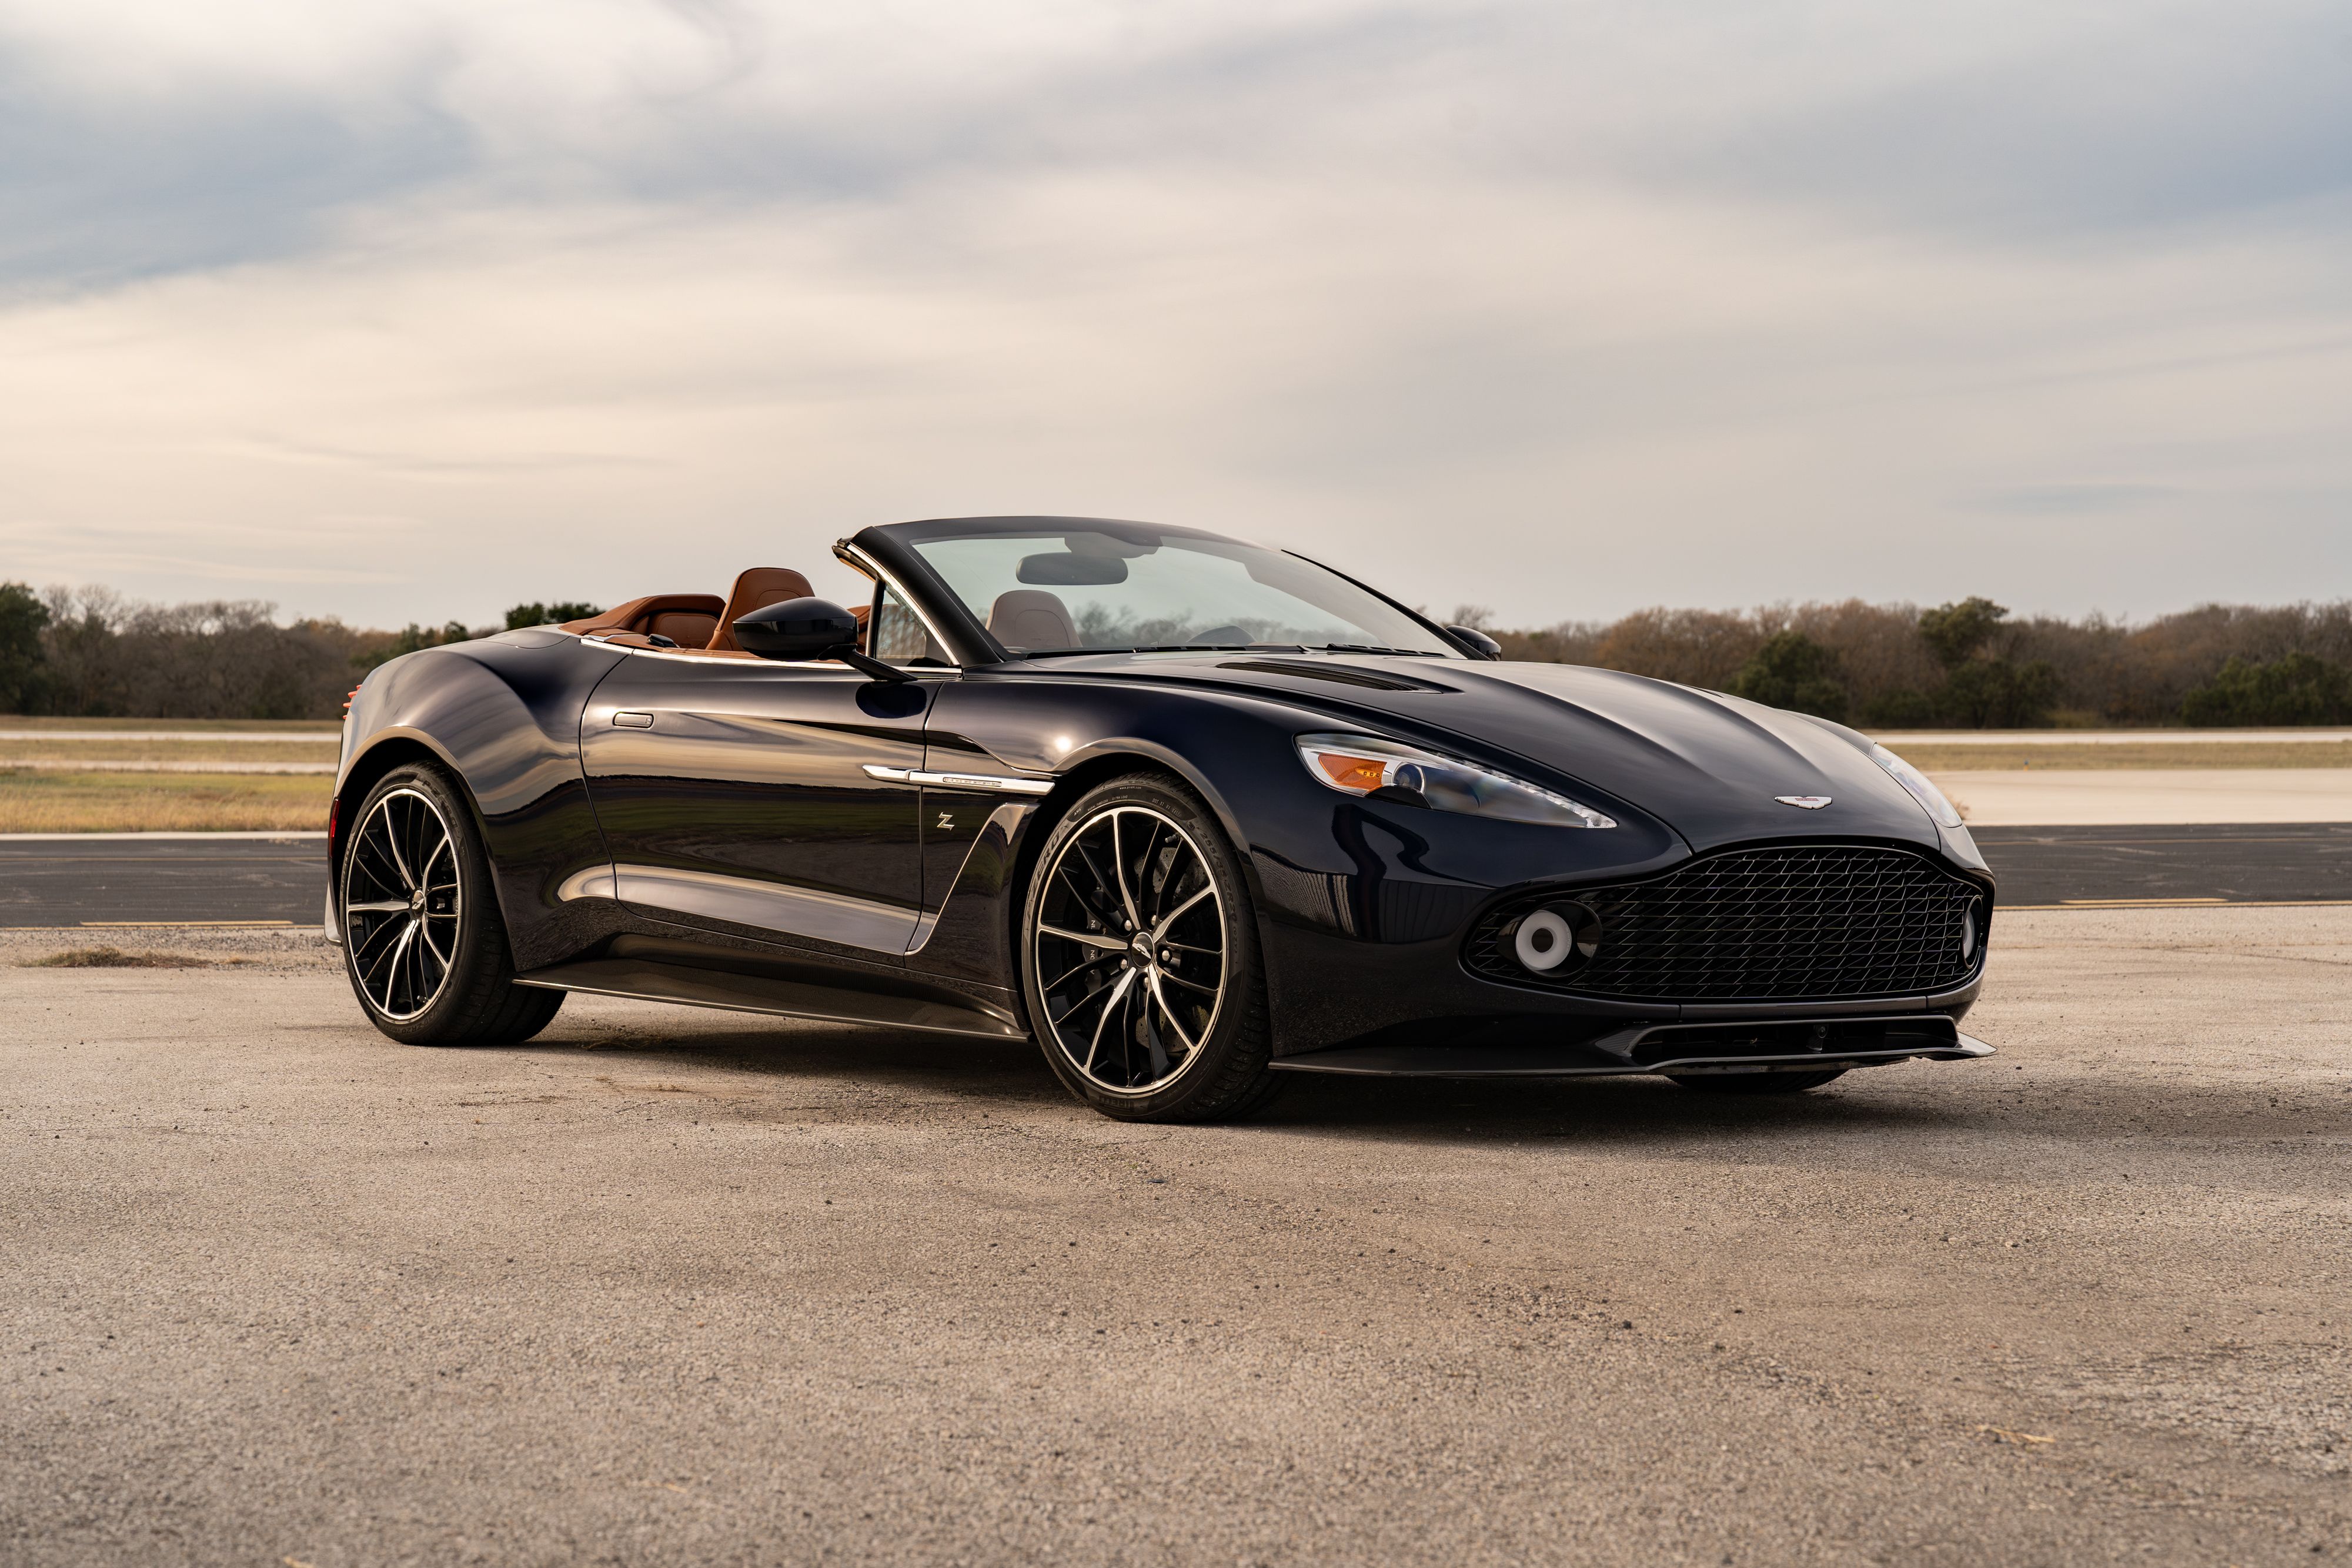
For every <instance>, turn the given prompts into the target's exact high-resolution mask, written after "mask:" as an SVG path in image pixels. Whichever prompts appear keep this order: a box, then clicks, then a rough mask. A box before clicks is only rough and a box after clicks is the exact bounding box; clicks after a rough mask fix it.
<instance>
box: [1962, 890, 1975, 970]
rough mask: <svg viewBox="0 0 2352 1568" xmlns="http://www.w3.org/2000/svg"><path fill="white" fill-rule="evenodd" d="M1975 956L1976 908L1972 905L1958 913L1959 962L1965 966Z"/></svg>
mask: <svg viewBox="0 0 2352 1568" xmlns="http://www.w3.org/2000/svg"><path fill="white" fill-rule="evenodd" d="M1975 956H1977V906H1976V905H1975V904H1969V906H1968V907H1966V908H1965V909H1962V910H1961V911H1960V962H1961V963H1963V964H1965V963H1967V962H1968V961H1969V959H1971V958H1973V957H1975Z"/></svg>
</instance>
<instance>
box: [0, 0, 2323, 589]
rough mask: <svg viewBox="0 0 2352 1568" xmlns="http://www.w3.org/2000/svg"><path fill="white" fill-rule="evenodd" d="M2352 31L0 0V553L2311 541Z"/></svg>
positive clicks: (1425, 567) (1842, 550)
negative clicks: (987, 540)
mask: <svg viewBox="0 0 2352 1568" xmlns="http://www.w3.org/2000/svg"><path fill="white" fill-rule="evenodd" d="M2346 36H2347V29H2346V27H2345V26H2344V25H2342V24H2341V23H2340V22H2339V20H2338V17H2337V16H2336V13H2334V12H2332V11H2330V10H2329V9H2327V8H2325V7H2321V6H2316V5H2287V4H2280V3H2277V0H2254V3H2252V4H2245V5H2230V6H2223V5H2218V4H2216V5H2182V4H2170V5H2165V6H2163V7H2162V8H2160V9H2157V10H2145V9H2143V10H2134V11H2128V12H2126V11H2124V10H2119V9H2117V8H2115V7H2112V6H2104V5H2079V4H2078V5H2050V4H2042V5H2026V4H2022V3H2020V0H1998V3H1994V0H1987V3H1984V4H1979V5H1972V6H1970V7H1967V8H1964V9H1956V10H1947V11H1936V10H1932V9H1930V10H1925V11H1922V10H1919V9H1917V8H1911V9H1908V10H1888V9H1886V8H1885V7H1883V6H1876V5H1862V4H1860V3H1859V0H1835V3H1801V0H1765V3H1762V4H1758V5H1737V6H1735V5H1729V4H1727V3H1717V4H1712V5H1696V6H1687V7H1680V8H1675V9H1673V10H1668V11H1661V10H1659V9H1657V8H1655V7H1648V6H1636V5H1632V4H1630V3H1616V0H1612V3H1605V4H1584V5H1574V4H1570V5H1563V4H1558V3H1556V0H1546V3H1544V4H1535V3H1532V0H1487V3H1483V4H1482V3H1477V0H1471V3H1466V4H1458V3H1449V4H1442V5H1441V4H1435V3H1426V4H1423V3H1412V0H1258V3H1255V4H1251V5H1242V4H1239V3H1238V0H1198V3H1196V4H1192V5H1184V6H1169V7H1151V8H1146V7H1136V6H1132V5H1117V4H1110V3H1108V0H1100V3H1097V0H1037V3H1035V4H1031V5H1003V6H984V7H983V6H971V5H950V4H945V3H942V0H877V4H874V5H865V6H856V7H843V6H816V5H750V4H730V3H728V0H673V3H670V4H656V3H654V0H565V3H564V4H562V5H558V4H555V3H554V0H518V3H516V4H513V5H499V6H483V5H472V4H458V3H456V0H345V3H344V4H341V5H336V6H331V7H320V6H297V5H290V4H276V3H270V0H220V3H219V4H217V5H207V6H205V7H201V8H196V9H193V10H192V9H190V8H188V7H185V6H184V5H163V4H160V3H155V0H81V3H79V4H77V5H71V6H61V5H49V4H42V3H38V0H0V88H5V90H0V103H5V105H7V107H6V108H5V110H0V116H5V119H0V211H5V213H6V214H8V216H7V219H6V221H5V225H0V298H12V299H13V303H10V304H5V305H0V441H5V443H6V444H7V446H8V449H9V451H10V453H11V463H10V465H9V467H8V471H7V472H6V474H5V476H0V577H7V576H10V575H23V574H25V573H26V572H30V571H34V570H38V571H40V572H44V573H67V574H71V575H75V576H86V577H90V578H110V579H111V580H117V581H118V582H119V584H120V585H121V586H123V587H124V588H126V589H128V590H131V591H136V592H139V593H142V594H143V595H147V596H151V597H170V596H171V595H172V594H173V592H174V591H175V590H174V588H173V583H174V581H175V580H177V577H178V576H180V575H186V576H189V577H190V578H191V579H193V578H194V576H197V575H203V576H205V577H206V578H207V580H211V581H215V582H218V581H232V580H237V579H238V574H240V573H242V574H244V577H245V579H246V580H250V581H252V582H255V583H264V582H288V583H293V584H295V585H297V587H298V588H300V589H301V590H302V592H303V594H304V595H305V596H304V597H302V598H301V600H300V601H299V603H296V604H294V605H293V608H296V609H299V610H304V611H332V612H342V613H346V614H350V615H354V616H358V617H360V618H367V617H371V616H373V617H375V618H377V619H380V620H383V621H389V622H405V621H408V620H412V619H425V620H440V619H446V618H450V617H453V616H454V617H457V618H460V619H468V620H480V619H483V618H484V617H485V616H486V615H487V614H488V612H490V611H492V610H494V609H495V608H497V607H498V605H499V604H502V603H506V602H511V601H514V600H516V599H518V598H520V599H530V598H541V599H544V598H546V597H548V596H550V595H555V596H559V597H570V596H575V595H585V596H587V597H591V598H597V597H603V598H608V599H616V598H621V597H626V596H627V595H628V594H630V593H634V592H640V591H654V590H655V589H657V588H680V587H687V588H691V587H697V586H703V585H708V584H716V583H719V582H721V581H723V580H725V579H726V577H727V576H729V575H730V574H731V572H732V571H733V570H737V569H738V568H740V566H742V565H746V564H750V563H751V561H752V560H753V559H775V560H781V561H784V562H785V563H787V564H796V565H805V564H807V563H810V562H812V561H816V562H821V561H822V560H823V559H824V547H825V545H826V544H828V543H829V542H830V541H831V540H832V539H833V538H835V537H837V536H838V535H840V534H843V533H846V532H848V531H850V530H852V529H853V528H856V527H857V526H860V525H862V524H863V523H866V522H871V521H878V520H885V519H887V518H889V517H901V516H912V515H930V514H939V513H956V512H975V511H985V510H995V509H1004V510H1021V511H1037V510H1059V511H1071V512H1092V513H1112V514H1123V515H1146V516H1160V517H1169V518H1171V519H1172V520H1181V521H1187V522H1194V523H1200V524H1204V525H1206V526H1211V527H1226V528H1233V529H1234V531H1238V532H1244V533H1250V534H1255V535H1258V536H1261V537H1270V538H1276V540H1278V541H1281V542H1295V543H1297V544H1299V545H1300V546H1301V547H1302V548H1307V549H1310V550H1311V551H1312V552H1313V553H1318V554H1322V555H1328V556H1331V557H1337V558H1339V559H1344V560H1347V561H1349V562H1352V563H1354V564H1356V565H1357V566H1359V567H1360V569H1361V570H1363V571H1364V572H1365V573H1367V574H1368V575H1370V576H1371V577H1373V578H1374V579H1375V580H1383V581H1387V582H1391V583H1393V584H1396V585H1398V586H1399V588H1400V589H1401V590H1402V591H1405V592H1407V593H1409V594H1411V595H1412V596H1414V597H1426V598H1427V599H1429V601H1431V602H1433V603H1444V604H1451V603H1453V602H1454V601H1475V602H1483V603H1491V604H1494V605H1496V607H1497V609H1498V610H1499V611H1500V612H1502V613H1503V614H1504V616H1505V618H1506V619H1509V620H1517V621H1543V620H1551V619H1558V618H1560V617H1563V616H1568V615H1580V614H1593V613H1603V612H1609V611H1612V610H1617V609H1622V608H1626V607H1629V606H1631V605H1633V604H1636V603H1642V602H1652V601H1680V602H1715V603H1738V602H1750V601H1759V600H1769V599H1774V598H1780V597H1811V596H1819V595H1842V594H1844V593H1849V592H1861V593H1866V594H1873V595H1880V596H1887V597H1909V598H1917V599H1933V598H1937V597H1942V596H1947V595H1948V594H1950V593H1955V592H1963V591H1989V592H1993V593H1995V595H1996V597H2000V598H2001V599H2002V600H2003V601H2004V602H2010V603H2016V604H2020V605H2021V606H2024V607H2028V608H2054V609H2071V608H2084V607H2088V606H2089V605H2092V604H2103V605H2105V606H2106V607H2107V608H2110V609H2116V610H2123V611H2131V610H2147V609H2156V608H2163V607H2167V606H2168V605H2170V604H2173V603H2177V602H2180V601H2184V600H2186V599H2187V598H2189V597H2210V596H2211V595H2212V594H2214V593H2223V594H2240V595H2244V596H2248V597H2280V596H2286V597H2300V596H2303V595H2305V594H2308V593H2310V592H2313V591H2320V590H2317V589H2315V587H2314V585H2315V584H2325V583H2326V582H2327V581H2329V580H2330V579H2329V578H2328V575H2327V574H2328V573H2329V572H2331V571H2332V572H2336V573H2338V574H2339V576H2338V578H2337V579H2336V580H2341V576H2340V574H2341V572H2342V570H2343V569H2344V568H2345V567H2347V565H2352V544H2347V542H2346V536H2347V535H2352V530H2347V529H2344V528H2342V527H2341V519H2342V517H2343V516H2344V507H2345V504H2346V501H2347V498H2352V456H2347V452H2352V441H2347V439H2346V436H2347V433H2346V432H2345V430H2344V429H2343V415H2342V413H2341V411H2342V410H2343V409H2344V408H2345V407H2347V406H2352V404H2347V396H2346V393H2347V384H2352V285H2347V278H2352V269H2347V266H2346V263H2347V260H2352V256H2347V248H2352V247H2347V214H2352V204H2347V201H2346V200H2345V191H2344V184H2345V178H2344V176H2345V172H2346V167H2347V162H2346V161H2347V156H2352V152H2347V150H2352V136H2347V134H2345V133H2346V131H2352V125H2347V113H2352V110H2347V104H2346V100H2345V95H2342V94H2340V93H2335V92H2333V91H2331V90H2330V84H2331V82H2332V81H2333V80H2335V79H2336V78H2340V76H2341V68H2342V66H2343V64H2344V62H2345V60H2346V58H2347V57H2346V55H2345V53H2344V42H2345V37H2346ZM2331 73H2333V75H2331ZM10 290H13V294H11V293H10V292H9V291H10ZM354 517H363V518H368V519H372V521H370V522H369V523H368V524H367V525H365V526H364V527H361V528H357V529H356V530H355V529H354V528H353V526H352V524H351V523H350V521H349V520H350V519H352V518H354ZM242 530H258V532H249V531H242ZM2152 546H2160V548H2152ZM355 552H362V553H365V554H366V555H367V556H368V557H369V558H370V559H367V560H365V561H360V560H357V559H354V553H355ZM189 562H201V563H204V565H203V570H202V571H201V572H198V571H197V570H196V569H194V568H193V567H190V566H188V565H187V563H189ZM273 573H274V574H277V575H275V576H272V575H268V574H273ZM338 574H341V575H338ZM304 585H308V586H304ZM312 589H315V590H316V593H315V596H313V595H312V594H311V590H312ZM330 589H331V590H333V591H329V590H330Z"/></svg>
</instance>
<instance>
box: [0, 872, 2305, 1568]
mask: <svg viewBox="0 0 2352 1568" xmlns="http://www.w3.org/2000/svg"><path fill="white" fill-rule="evenodd" d="M140 938H141V941H142V944H144V943H147V942H148V941H149V939H150V938H152V945H153V946H168V947H170V948H172V949H173V950H176V951H181V952H187V953H195V954H197V955H199V956H213V957H215V958H227V957H233V956H243V957H246V958H247V959H250V960H253V961H251V962H247V963H243V964H239V965H236V966H234V967H215V968H208V969H190V970H171V971H142V970H120V969H57V968H27V967H18V966H19V965H20V964H21V963H22V962H23V961H24V960H25V959H26V958H27V957H31V956H36V955H37V954H38V953H40V952H43V951H46V950H48V949H53V948H56V947H59V946H65V945H67V944H68V942H69V941H86V940H87V939H88V938H87V936H79V937H77V936H71V935H70V934H64V933H60V934H57V935H56V936H39V937H35V936H29V935H28V934H23V933H18V934H12V935H11V936H9V937H8V939H7V940H6V941H5V943H0V1019H5V1025H0V1061H5V1079H0V1139H5V1149H6V1155H5V1159H0V1259H5V1262H0V1563H8V1564H11V1565H16V1564H51V1563H108V1564H122V1563H255V1564H265V1565H276V1564H280V1563H295V1564H304V1565H315V1568H343V1565H346V1564H379V1563H806V1562H826V1561H843V1562H849V1561H856V1562H861V1563H866V1562H878V1563H893V1562H906V1563H950V1562H961V1563H1014V1562H1022V1563H1027V1562H1034V1561H1040V1560H1053V1561H1066V1562H1083V1563H1208V1562H1215V1563H1415V1562H1431V1563H1438V1562H1443V1563H1463V1562H1475V1563H1488V1562H1492V1563H1505V1562H1540V1563H1705V1564H1717V1563H1759V1564H1760V1563H1920V1562H1928V1563H2003V1564H2019V1563H2069V1564H2074V1563H2110V1562H2130V1563H2214V1564H2221V1563H2241V1564H2252V1563H2289V1562H2294V1563H2315V1562H2321V1563H2324V1562H2329V1561H2342V1560H2345V1559H2347V1558H2352V1322H2348V1321H2347V1320H2352V1281H2347V1269H2352V1165H2348V1164H2347V1155H2348V1154H2352V1029H2347V1024H2352V909H2347V908H2330V907H2319V908H2303V909H2289V908H2247V909H2227V910H2133V911H2123V912H2112V913H2097V914H2092V913H2078V912H2065V913H2049V914H2032V913H2027V914H2012V915H2004V916H2003V917H2002V918H2001V921H2000V925H1999V928H1998V930H1997V933H1996V943H1995V956H1994V969H1993V975H1992V979H1991V983H1990V987H1989V989H1988V995H1989V1000H1988V1001H1987V1002H1986V1003H1985V1004H1984V1005H1983V1006H1982V1007H1981V1008H1980V1009H1979V1011H1978V1012H1977V1013H1976V1014H1975V1015H1974V1018H1973V1019H1972V1021H1971V1023H1970V1026H1969V1027H1970V1029H1971V1030H1972V1031H1974V1032H1978V1033H1980V1034H1982V1035H1983V1036H1985V1037H1986V1038H1988V1039H1990V1040H1993V1041H1994V1042H1995V1043H1996V1044H1998V1045H1999V1046H2000V1048H2001V1054H2000V1055H1999V1056H1997V1057H1995V1058H1993V1059H1991V1060H1990V1061H1983V1062H1975V1063H1956V1064H1941V1065H1930V1064H1912V1065H1907V1066H1903V1067H1895V1068H1888V1069H1881V1070H1876V1071H1871V1072H1866V1073H1856V1074H1850V1075H1849V1076H1848V1077H1847V1078H1845V1079H1844V1080H1843V1081H1841V1082H1839V1083H1837V1084H1835V1085H1833V1086H1832V1087H1831V1088H1830V1089H1828V1090H1826V1091H1823V1092H1820V1093H1818V1094H1815V1095H1811V1096H1808V1097H1805V1098H1802V1099H1800V1100H1795V1101H1787V1102H1780V1103H1770V1102H1757V1103H1738V1102H1729V1101H1724V1100H1719V1099H1713V1098H1703V1097H1701V1096H1698V1095H1696V1094H1691V1093H1688V1092H1684V1091H1681V1090H1677V1089H1675V1088H1674V1087H1672V1086H1670V1085H1667V1084H1664V1083H1654V1082H1636V1081H1618V1082H1583V1083H1575V1084H1566V1085H1559V1086H1549V1087H1534V1088H1530V1087H1528V1086H1525V1085H1519V1086H1502V1085H1477V1084H1445V1083H1439V1084H1430V1083H1411V1082H1378V1081H1367V1080H1347V1079H1340V1080H1319V1081H1309V1082H1298V1083H1296V1084H1294V1085H1293V1087H1292V1088H1291V1089H1290V1091H1289V1092H1288V1093H1287V1094H1286V1096H1285V1097H1284V1098H1283V1099H1282V1100H1280V1101H1278V1102H1277V1103H1276V1105H1275V1106H1274V1107H1273V1108H1272V1109H1271V1110H1270V1111H1269V1112H1268V1113H1265V1114H1264V1115H1263V1116H1262V1117H1260V1118H1259V1119H1257V1120H1255V1121H1254V1122H1252V1123H1249V1124H1244V1125H1240V1126H1231V1127H1210V1128H1172V1129H1171V1128H1148V1127H1134V1126H1126V1125H1122V1124H1117V1123H1113V1122H1108V1121H1105V1120H1103V1119H1101V1118H1099V1117H1097V1116H1095V1115H1093V1114H1092V1113H1089V1112H1087V1111H1085V1110H1083V1109H1081V1108H1080V1107H1078V1106H1077V1105H1076V1104H1075V1103H1071V1102H1069V1101H1068V1100H1066V1098H1065V1097H1064V1096H1063V1095H1062V1093H1061V1092H1060V1091H1059V1090H1058V1088H1057V1087H1056V1086H1055V1083H1054V1082H1053V1081H1052V1079H1051V1078H1050V1077H1049V1076H1048V1075H1047V1073H1046V1072H1045V1069H1044V1067H1043V1065H1042V1064H1041V1063H1039V1062H1038V1061H1035V1060H1034V1058H1033V1057H1032V1056H1031V1054H1030V1053H1029V1052H1028V1051H1026V1050H1025V1049H1008V1048H997V1047H992V1046H982V1047H977V1048H975V1047H972V1046H969V1045H963V1044H953V1045H941V1044H936V1043H920V1044H919V1043H913V1042H909V1041H907V1040H900V1039H894V1038H891V1037H888V1036H886V1035H883V1034H879V1033H873V1032H865V1031H848V1030H826V1029H818V1028H814V1027H806V1028H804V1027H798V1026H793V1025H781V1026H780V1025H776V1024H773V1023H771V1022H769V1021H768V1020H763V1019H750V1018H742V1017H736V1016H731V1015H727V1014H720V1013H697V1012H688V1011H681V1010H666V1009H656V1008H653V1007H648V1006H640V1005H636V1004H630V1003H624V1002H615V1001H607V1000H598V999H593V998H573V999H572V1002H571V1003H570V1004H569V1005H568V1006H567V1008H566V1009H565V1011H564V1013H563V1014H562V1017H561V1018H560V1019H558V1020H557V1023H556V1025H555V1026H554V1028H553V1029H551V1030H550V1031H549V1032H548V1034H547V1035H545V1036H543V1037H542V1038H541V1040H537V1041H534V1042H532V1043H531V1044H530V1045H528V1046H525V1047H520V1048H517V1049H511V1050H498V1051H426V1050H416V1049H412V1048H408V1047H403V1046H399V1045H396V1044H394V1043H393V1042H391V1041H389V1040H384V1039H383V1038H381V1037H380V1036H378V1035H376V1034H375V1033H374V1032H373V1030H369V1029H368V1028H366V1027H365V1025H363V1024H362V1022H361V1020H360V1018H359V1015H358V1013H357V1011H356V1010H355V1009H354V1007H353V1005H352V1001H351V999H350V998H349V995H348V993H347V992H346V990H345V989H344V987H343V983H342V980H341V975H340V973H339V972H338V971H336V970H334V969H332V968H331V967H326V962H325V961H324V959H323V958H322V956H321V955H320V953H319V952H318V951H317V950H316V949H314V948H310V947H308V946H303V942H302V939H300V938H293V937H288V936H277V935H260V934H254V933H236V934H230V935H224V936H213V937H197V936H188V935H184V934H176V935H175V934H171V933H163V932H156V933H142V934H140Z"/></svg>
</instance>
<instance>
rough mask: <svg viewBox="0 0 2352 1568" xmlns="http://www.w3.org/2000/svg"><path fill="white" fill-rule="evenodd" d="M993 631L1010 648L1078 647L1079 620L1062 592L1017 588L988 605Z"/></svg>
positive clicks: (989, 625)
mask: <svg viewBox="0 0 2352 1568" xmlns="http://www.w3.org/2000/svg"><path fill="white" fill-rule="evenodd" d="M988 630H989V633H990V634H991V635H992V636H993V637H994V638H995V639H996V640H997V641H998V642H1000V643H1003V644H1004V645H1005V646H1006V647H1008V648H1076V647H1079V646H1082V644H1081V643H1079V641H1078V627H1077V622H1075V621H1072V620H1071V619H1070V607H1069V606H1068V605H1066V604H1065V603H1063V602H1062V596H1061V595H1060V594H1058V593H1048V592H1046V591H1045V590H1044V589H1042V588H1016V589H1013V591H1011V592H1009V593H1000V594H998V595H997V596H996V602H995V603H994V604H992V605H990V606H989V609H988Z"/></svg>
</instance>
